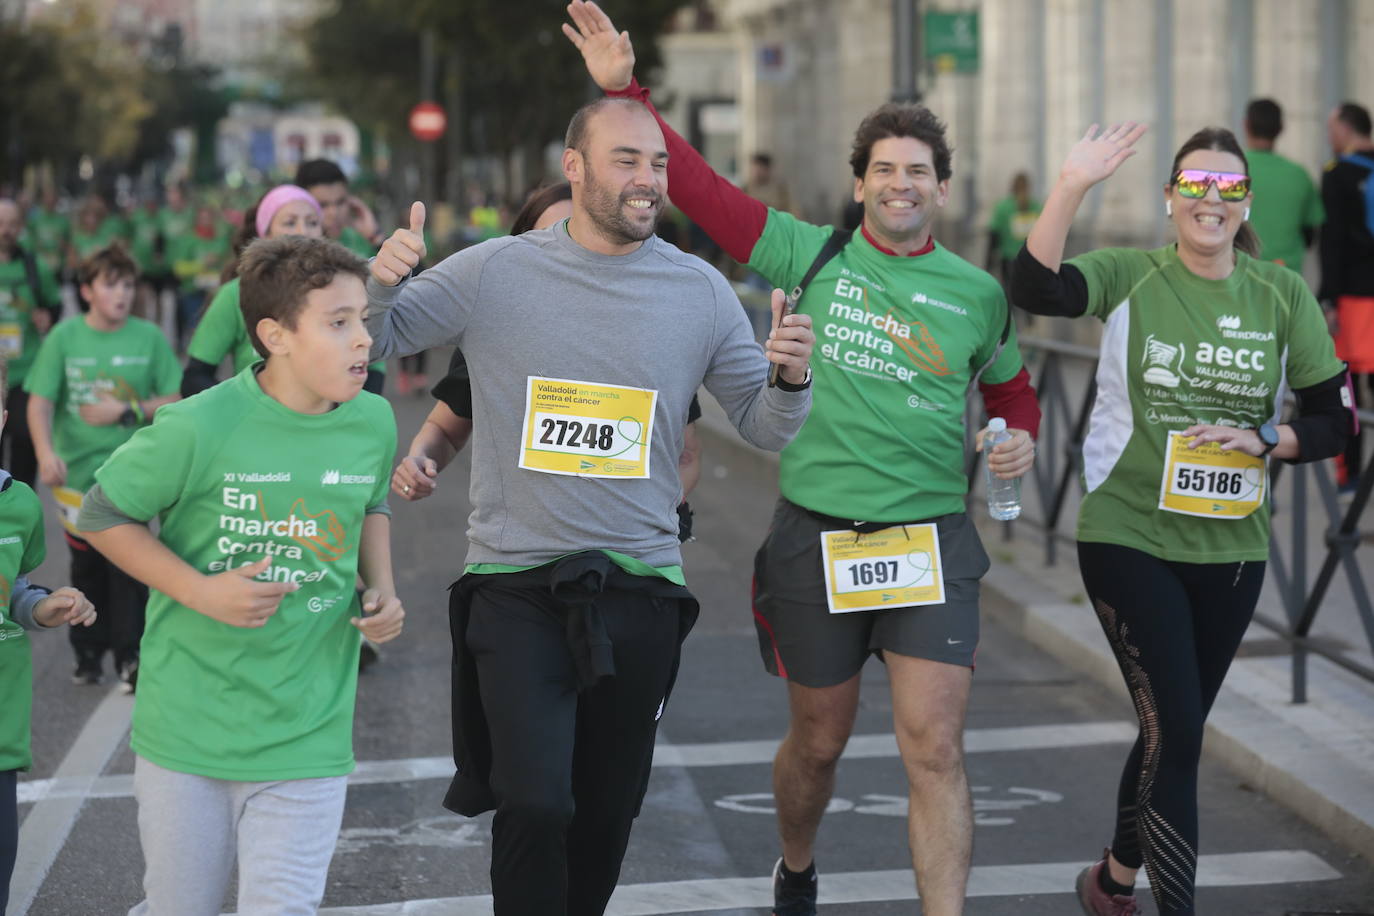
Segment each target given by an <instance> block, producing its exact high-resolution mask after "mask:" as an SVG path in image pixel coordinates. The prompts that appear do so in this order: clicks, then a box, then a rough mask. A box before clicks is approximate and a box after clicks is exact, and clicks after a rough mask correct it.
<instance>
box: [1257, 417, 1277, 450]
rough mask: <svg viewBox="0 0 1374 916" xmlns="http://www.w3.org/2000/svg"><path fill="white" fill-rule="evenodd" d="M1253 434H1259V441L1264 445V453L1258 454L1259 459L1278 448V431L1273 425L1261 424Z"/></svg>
mask: <svg viewBox="0 0 1374 916" xmlns="http://www.w3.org/2000/svg"><path fill="white" fill-rule="evenodd" d="M1255 432H1256V433H1258V434H1259V437H1260V441H1261V442H1263V443H1264V451H1262V452H1260V457H1261V458H1263V457H1264V456H1265V455H1267V454H1269V453H1270V452H1272V451H1273V450H1274V449H1276V448H1278V444H1279V431H1278V429H1277V428H1276V427H1275V426H1274V424H1273V423H1261V424H1260V427H1259V429H1257V430H1255Z"/></svg>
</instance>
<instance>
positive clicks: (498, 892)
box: [368, 99, 814, 916]
mask: <svg viewBox="0 0 1374 916" xmlns="http://www.w3.org/2000/svg"><path fill="white" fill-rule="evenodd" d="M667 158H668V154H667V151H666V144H665V142H664V139H663V135H662V132H661V131H660V130H659V128H658V125H657V123H656V122H655V120H654V118H653V116H652V115H651V114H650V113H649V112H648V111H647V110H646V109H645V108H644V107H643V106H642V105H641V104H639V103H638V102H628V101H625V100H618V99H601V100H598V101H596V102H593V103H591V104H590V105H588V106H587V107H586V108H583V109H582V110H581V111H579V112H578V113H577V114H576V115H575V116H574V117H573V120H572V122H571V124H570V125H569V128H568V137H567V149H566V150H565V151H564V154H563V170H564V174H565V175H566V176H567V178H568V180H569V182H570V183H571V184H572V188H573V215H572V217H571V218H570V219H568V220H566V221H564V222H562V223H558V224H556V225H555V226H553V227H552V228H550V229H546V230H541V231H537V232H528V233H525V234H523V235H520V236H515V237H510V238H502V239H495V240H492V241H489V242H485V243H483V244H481V245H476V246H474V247H472V248H468V249H465V250H463V251H461V252H459V253H457V254H455V255H453V256H452V257H450V258H448V259H447V260H445V261H443V262H442V263H440V264H439V265H437V266H436V267H433V268H431V269H429V270H427V271H425V272H424V273H421V274H419V275H417V276H414V277H409V274H410V272H411V269H412V268H414V267H415V266H416V265H417V264H418V263H419V262H420V258H421V257H422V256H423V255H424V243H423V241H422V230H423V226H424V207H423V205H422V204H419V203H417V204H415V205H414V207H412V210H411V220H410V226H409V228H408V229H401V230H398V231H397V232H396V233H395V234H394V235H393V236H392V237H391V238H390V239H389V240H388V241H387V242H386V243H385V244H383V246H382V249H381V250H380V251H379V252H378V255H377V257H376V258H375V259H374V261H373V263H372V280H370V281H369V283H368V298H369V303H370V308H371V316H370V317H369V319H368V330H369V331H370V332H371V334H372V336H373V350H372V358H373V359H378V358H383V357H386V356H388V355H391V354H393V353H400V354H408V353H414V352H417V351H419V350H423V349H425V348H428V347H434V346H439V345H443V344H455V345H458V346H461V347H462V350H463V352H464V354H465V355H466V356H467V359H468V363H469V366H470V369H471V374H472V391H473V425H474V430H475V433H474V436H473V458H472V468H473V470H472V490H471V499H472V503H473V511H472V515H471V516H470V518H469V530H468V541H469V545H470V546H469V551H468V557H467V566H466V569H465V575H464V576H463V578H462V579H460V580H459V582H458V583H457V585H456V586H455V587H454V589H453V597H452V599H451V603H450V622H451V626H452V633H453V636H454V643H455V645H454V649H455V651H454V672H453V677H454V698H453V704H454V705H453V716H454V757H455V762H456V763H457V764H458V771H459V772H458V775H457V776H455V778H454V781H453V784H452V786H451V788H450V790H449V794H448V797H447V799H446V800H445V805H447V806H448V807H450V808H451V809H453V810H455V811H458V812H460V813H462V814H466V815H469V816H471V815H475V814H477V813H480V812H481V811H485V810H490V809H491V808H495V809H496V816H495V819H494V821H493V823H492V834H493V837H492V866H491V876H492V891H493V897H494V902H495V911H496V913H497V914H498V916H502V914H508V913H509V914H517V913H518V914H528V913H541V914H544V913H548V914H561V913H567V914H576V916H583V914H599V913H601V912H603V910H604V909H605V906H606V902H607V901H608V900H609V899H610V895H611V892H612V891H613V890H614V889H615V883H616V879H617V877H618V875H619V870H620V863H621V860H622V858H623V857H624V853H625V849H626V845H627V843H628V840H629V833H630V826H631V823H632V822H633V819H634V817H635V815H636V814H637V813H638V808H639V803H640V801H641V799H642V798H643V795H644V791H645V788H646V787H647V782H648V775H649V767H650V762H651V760H652V754H653V742H654V733H655V730H656V727H657V721H658V718H659V717H660V716H661V715H662V713H663V707H664V704H665V702H666V700H667V697H668V694H669V692H670V690H671V688H672V683H673V679H674V677H675V676H676V671H677V664H678V659H679V649H680V646H681V641H682V639H683V638H684V637H685V636H686V633H687V631H688V630H689V629H690V627H691V625H692V622H693V621H694V620H695V617H696V602H695V600H694V599H692V597H691V594H690V593H689V592H687V591H686V589H685V587H684V584H685V582H684V579H683V575H682V569H681V554H680V553H679V549H678V547H679V545H678V539H677V515H676V506H677V504H678V502H679V500H680V497H681V485H680V483H679V481H678V476H677V456H678V454H679V453H680V452H681V449H682V437H683V427H684V420H685V418H686V416H687V408H688V404H689V402H690V401H691V399H692V395H693V393H694V392H695V391H696V389H697V387H698V386H700V385H702V384H704V385H705V386H706V388H707V390H709V391H710V392H711V394H712V395H714V396H715V398H716V399H717V400H718V401H719V402H720V403H721V405H722V406H723V407H724V408H725V410H726V412H727V414H728V415H729V417H730V420H731V422H733V423H734V425H735V427H736V428H737V429H738V430H739V431H740V434H741V435H742V436H743V437H744V438H745V439H746V440H747V441H749V442H751V443H753V444H754V445H757V446H759V447H761V448H766V449H772V450H778V449H781V448H783V447H784V446H785V445H786V444H787V443H788V442H789V441H790V440H791V439H792V437H793V436H794V435H795V434H796V432H797V430H798V429H799V428H800V426H801V424H802V421H803V420H804V419H805V417H806V413H807V410H808V409H809V407H810V390H809V386H810V370H809V367H808V360H809V358H810V354H811V346H812V343H813V342H814V336H813V334H812V332H811V326H810V319H809V318H806V317H804V316H798V315H789V316H786V317H783V316H782V314H781V313H782V294H781V292H780V291H775V292H774V303H773V305H774V328H773V331H772V332H771V334H770V337H769V340H768V342H767V346H766V348H765V349H763V350H761V349H760V347H759V346H758V344H757V343H755V342H754V338H753V334H752V332H751V330H750V327H749V323H748V321H747V320H746V317H745V315H744V312H743V310H742V309H741V307H740V304H739V301H738V299H736V297H735V295H734V294H733V292H732V291H731V289H730V287H729V285H728V284H727V283H726V282H725V280H724V278H722V277H721V276H720V274H719V273H717V272H716V271H715V270H714V269H712V268H711V267H709V266H708V265H706V264H705V263H704V262H702V261H700V260H699V259H697V258H695V257H693V256H691V255H688V254H684V253H683V252H681V251H679V250H678V249H676V248H674V247H673V246H671V245H669V244H667V243H665V242H663V241H662V240H661V239H659V238H657V237H656V236H655V235H654V234H653V231H654V226H655V224H656V222H657V220H658V216H659V214H660V212H661V210H662V208H663V206H664V203H665V195H666V191H667V178H666V175H667V171H666V166H667ZM770 363H776V364H777V365H778V366H779V367H780V374H779V378H778V381H777V385H776V386H775V387H770V386H769V384H768V370H769V364H770Z"/></svg>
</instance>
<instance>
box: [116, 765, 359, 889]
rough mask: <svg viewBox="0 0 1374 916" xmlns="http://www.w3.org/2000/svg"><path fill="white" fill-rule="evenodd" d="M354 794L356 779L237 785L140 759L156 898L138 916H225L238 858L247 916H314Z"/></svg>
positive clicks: (142, 833) (147, 856)
mask: <svg viewBox="0 0 1374 916" xmlns="http://www.w3.org/2000/svg"><path fill="white" fill-rule="evenodd" d="M347 789H348V777H347V776H330V777H326V778H323V779H291V780H285V781H281V782H235V781H232V780H227V779H211V778H209V777H208V776H195V775H192V774H190V773H178V772H175V771H173V770H168V769H164V768H163V767H160V766H158V765H157V764H155V763H152V762H151V761H148V760H145V759H144V758H142V757H138V758H137V760H136V762H135V764H134V796H135V797H136V798H137V799H138V833H139V839H140V841H141V843H142V845H143V858H144V860H145V861H146V863H147V870H146V871H145V872H144V874H143V893H144V894H145V895H146V897H147V899H145V900H144V901H143V902H141V903H139V904H138V905H137V906H135V907H134V908H133V909H131V910H130V911H129V916H219V913H220V912H221V904H222V903H223V902H224V894H225V891H226V890H227V889H228V885H229V872H230V870H231V869H232V868H233V865H234V855H235V851H237V853H238V860H239V899H238V914H239V916H314V913H315V912H316V911H317V910H318V909H319V906H320V901H321V899H323V897H324V884H325V878H326V877H327V876H328V874H329V860H330V859H331V858H332V857H333V855H334V844H335V842H336V841H337V840H338V837H339V825H340V824H341V823H342V821H343V809H344V797H345V795H346V794H347Z"/></svg>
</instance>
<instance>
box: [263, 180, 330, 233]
mask: <svg viewBox="0 0 1374 916" xmlns="http://www.w3.org/2000/svg"><path fill="white" fill-rule="evenodd" d="M295 201H300V202H301V203H303V204H307V205H308V206H309V209H310V210H311V211H313V212H314V214H315V219H316V220H319V219H320V217H321V213H320V205H319V203H318V202H316V200H315V198H314V197H313V196H311V194H310V192H309V191H307V190H305V188H298V187H296V186H295V185H293V184H279V185H277V186H276V187H275V188H273V189H272V190H270V191H268V192H267V193H266V194H264V195H263V198H262V200H260V201H258V212H257V217H256V220H255V227H256V228H257V230H258V236H259V237H260V238H266V237H268V236H269V234H270V233H269V232H268V230H269V229H271V228H272V219H273V218H274V217H275V216H276V215H277V212H278V211H279V210H281V209H282V208H283V207H285V206H286V205H287V204H290V203H293V202H295ZM293 209H296V208H293ZM302 215H304V214H302ZM278 234H283V235H307V234H309V235H314V233H305V232H285V233H278Z"/></svg>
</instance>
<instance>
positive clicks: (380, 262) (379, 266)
mask: <svg viewBox="0 0 1374 916" xmlns="http://www.w3.org/2000/svg"><path fill="white" fill-rule="evenodd" d="M425 252H426V249H425V205H424V204H422V203H420V201H418V200H417V201H415V203H413V204H411V205H410V228H408V229H397V230H396V231H395V232H393V233H391V238H389V239H387V240H386V241H385V242H383V243H382V247H381V250H380V251H378V252H377V256H376V257H375V258H373V259H372V278H373V279H374V280H376V281H377V282H378V283H380V284H382V285H383V286H395V285H396V284H397V283H400V282H401V281H402V280H404V279H405V278H406V277H408V276H410V272H411V271H412V270H414V269H415V268H416V267H419V266H420V262H421V261H423V260H424V258H425Z"/></svg>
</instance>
